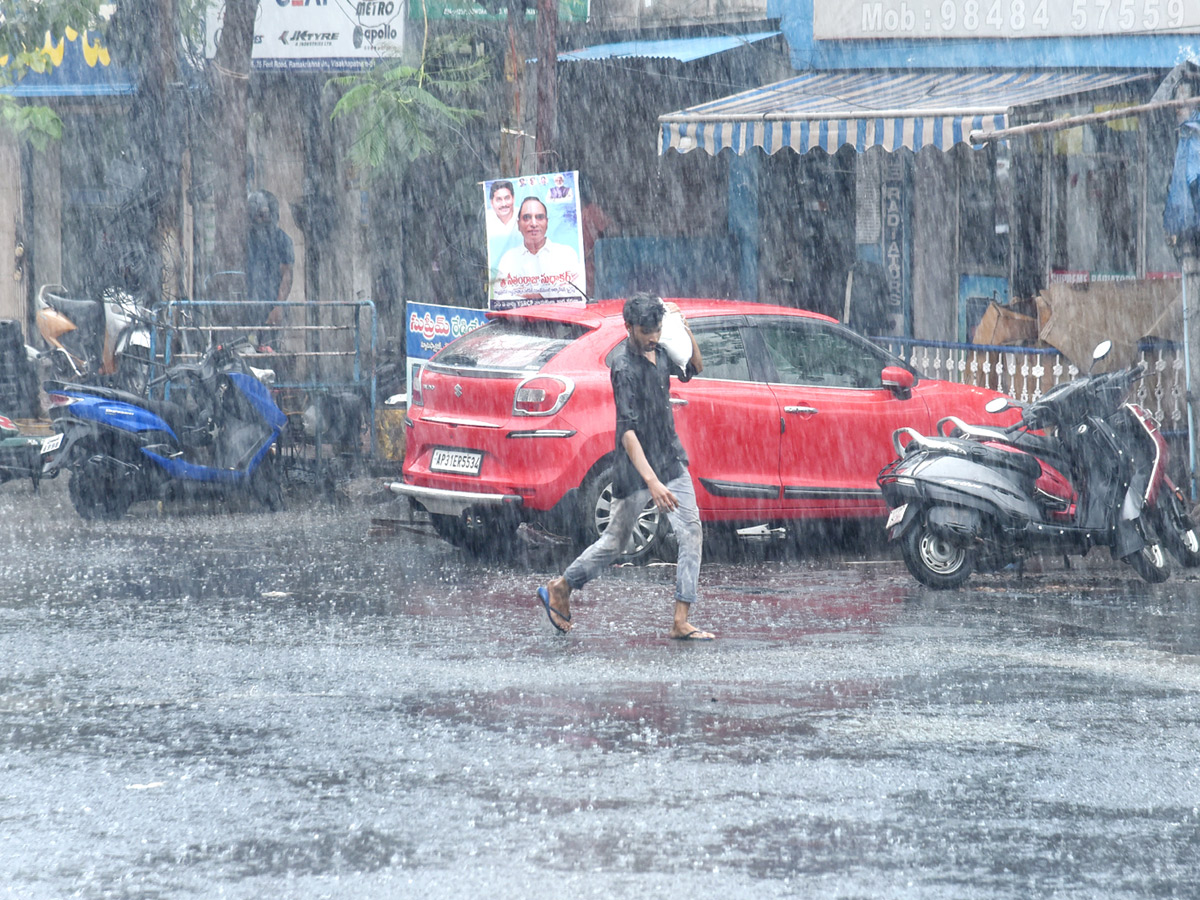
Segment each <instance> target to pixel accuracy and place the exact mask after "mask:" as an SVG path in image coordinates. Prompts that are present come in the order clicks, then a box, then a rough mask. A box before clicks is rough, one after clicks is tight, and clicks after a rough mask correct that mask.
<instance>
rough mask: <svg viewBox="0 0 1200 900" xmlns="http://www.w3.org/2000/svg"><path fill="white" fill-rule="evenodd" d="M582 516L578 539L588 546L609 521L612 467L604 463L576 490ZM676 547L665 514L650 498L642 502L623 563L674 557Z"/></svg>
mask: <svg viewBox="0 0 1200 900" xmlns="http://www.w3.org/2000/svg"><path fill="white" fill-rule="evenodd" d="M580 496H581V498H582V510H581V512H582V515H581V516H580V533H579V538H580V540H581V541H582V542H583V543H584V544H585V545H590V544H592V543H594V542H595V541H596V540H598V539H599V538H600V535H602V534H604V532H605V531H607V530H608V526H609V523H610V522H611V521H612V507H613V502H614V498H613V493H612V466H604V467H603V468H602V469H600V471H598V472H597V473H596V474H595V475H593V476H592V477H591V478H590V479H588V481H587V482H586V483H585V484H584V486H583V490H582V491H581V492H580ZM676 553H677V548H676V547H675V542H674V533H673V531H672V530H671V523H670V521H669V520H668V519H667V517H666V515H665V514H663V513H661V512H659V510H658V507H656V506H655V505H654V501H652V500H651V501H649V502H647V503H646V505H645V507H643V508H642V510H641V512H640V513H638V517H637V521H636V522H635V523H634V526H633V533H632V534H631V535H630V537H629V542H628V543H627V544H626V545H625V552H624V553H623V554H622V557H621V558H622V559H623V560H625V561H627V562H636V563H640V562H645V561H646V560H648V559H651V558H657V559H665V560H668V561H670V560H674V559H675V556H676Z"/></svg>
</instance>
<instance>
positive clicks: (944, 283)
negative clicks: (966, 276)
mask: <svg viewBox="0 0 1200 900" xmlns="http://www.w3.org/2000/svg"><path fill="white" fill-rule="evenodd" d="M905 152H908V151H905ZM956 200H957V196H956V190H955V183H954V165H953V161H952V159H951V157H950V156H949V155H948V154H946V153H943V152H941V151H940V150H923V151H922V152H920V153H916V154H914V165H913V210H912V229H913V247H914V248H918V249H919V252H914V253H913V261H912V297H913V333H914V334H916V335H919V336H920V337H922V338H927V339H929V340H935V341H954V340H958V334H957V321H958V320H957V312H958V310H957V307H958V264H957V254H956V253H955V236H956V231H957V225H958V217H957V215H955V210H956V207H957V203H956Z"/></svg>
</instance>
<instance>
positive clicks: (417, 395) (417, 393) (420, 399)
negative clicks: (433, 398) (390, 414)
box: [412, 366, 425, 406]
mask: <svg viewBox="0 0 1200 900" xmlns="http://www.w3.org/2000/svg"><path fill="white" fill-rule="evenodd" d="M416 375H417V377H416V378H414V379H413V383H412V406H424V405H425V392H424V391H423V390H422V389H421V381H422V380H423V379H424V378H425V367H424V366H418V367H417V372H416Z"/></svg>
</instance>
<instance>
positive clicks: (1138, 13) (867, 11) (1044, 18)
mask: <svg viewBox="0 0 1200 900" xmlns="http://www.w3.org/2000/svg"><path fill="white" fill-rule="evenodd" d="M1164 32H1171V33H1173V34H1179V33H1181V32H1200V2H1198V0H864V2H861V3H857V4H854V3H845V2H844V0H815V3H814V5H813V33H814V36H815V37H816V38H817V39H818V40H831V39H838V38H873V37H874V38H878V37H929V38H955V37H1000V38H1019V37H1062V36H1090V35H1107V34H1155V33H1164Z"/></svg>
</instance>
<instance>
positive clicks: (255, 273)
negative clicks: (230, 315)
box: [246, 191, 296, 344]
mask: <svg viewBox="0 0 1200 900" xmlns="http://www.w3.org/2000/svg"><path fill="white" fill-rule="evenodd" d="M246 203H247V206H248V207H249V212H250V233H249V243H248V246H247V250H246V253H247V262H248V263H249V266H248V268H249V272H248V273H247V278H246V290H247V293H248V294H249V300H250V303H249V304H248V306H247V310H246V312H247V315H248V317H249V319H250V321H249V324H250V325H252V326H253V327H255V328H264V329H265V328H267V327H270V326H276V325H279V324H280V323H281V322H282V321H283V308H282V306H280V304H282V303H284V302H285V301H286V300H287V298H288V294H289V293H290V292H291V290H292V265H293V264H294V263H295V261H296V257H295V254H294V252H293V250H292V239H291V238H290V237H288V236H287V233H286V232H285V231H284V230H283V229H282V228H280V227H279V201H278V200H276V199H275V195H274V194H272V193H271V192H270V191H253V192H252V193H251V194H250V195H249V196H248V197H247V198H246ZM266 339H267V335H266V332H265V331H262V332H259V334H258V338H257V343H258V344H265V343H266Z"/></svg>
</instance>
